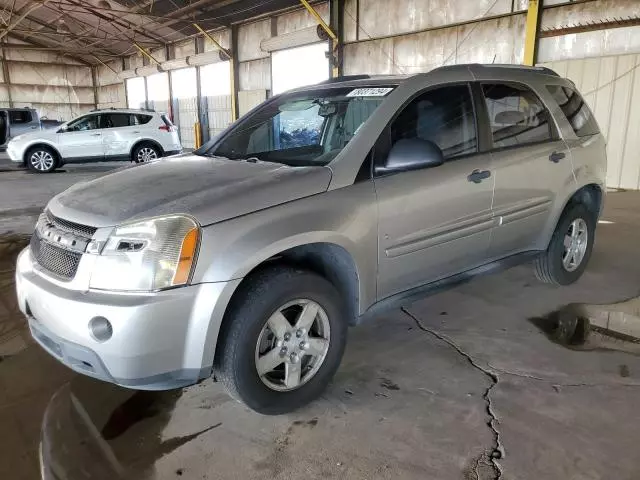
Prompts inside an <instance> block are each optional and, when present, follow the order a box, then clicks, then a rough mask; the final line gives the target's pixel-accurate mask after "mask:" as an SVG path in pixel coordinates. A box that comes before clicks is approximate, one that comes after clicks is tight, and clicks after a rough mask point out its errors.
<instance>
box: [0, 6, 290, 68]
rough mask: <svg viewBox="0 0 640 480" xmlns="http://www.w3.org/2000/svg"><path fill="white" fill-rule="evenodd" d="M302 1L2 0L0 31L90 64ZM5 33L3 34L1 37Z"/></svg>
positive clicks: (160, 45) (228, 24)
mask: <svg viewBox="0 0 640 480" xmlns="http://www.w3.org/2000/svg"><path fill="white" fill-rule="evenodd" d="M299 5H300V3H299V1H298V0H269V1H260V2H256V1H253V0H0V7H2V11H1V13H0V17H1V19H2V21H3V23H4V24H5V25H6V26H7V27H5V29H4V30H3V33H0V35H2V36H5V35H8V36H9V37H11V39H15V40H18V41H26V42H28V43H29V44H31V45H34V46H39V47H46V48H48V49H50V50H52V51H59V52H61V53H67V54H69V55H70V56H73V57H75V58H76V59H79V60H81V61H84V62H87V63H97V62H98V61H99V60H98V58H100V59H101V60H102V61H104V60H108V59H110V58H113V57H118V56H123V55H129V54H132V53H136V52H137V49H136V47H135V46H134V43H137V44H138V45H140V46H141V47H143V48H147V49H148V48H157V47H163V46H164V45H166V44H168V43H172V42H176V41H179V40H183V39H187V38H190V37H193V36H195V35H197V34H198V30H197V29H196V28H195V27H194V25H193V24H194V23H197V24H198V25H200V26H201V27H202V28H204V29H205V30H212V29H216V28H221V27H228V26H230V25H231V24H232V23H237V22H240V21H243V20H247V19H249V18H252V17H256V16H259V15H263V14H265V13H269V12H275V11H279V10H283V9H286V8H290V7H295V6H299ZM0 38H1V37H0Z"/></svg>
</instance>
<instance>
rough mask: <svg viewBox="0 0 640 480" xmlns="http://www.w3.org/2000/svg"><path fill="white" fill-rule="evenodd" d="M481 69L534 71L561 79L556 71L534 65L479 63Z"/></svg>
mask: <svg viewBox="0 0 640 480" xmlns="http://www.w3.org/2000/svg"><path fill="white" fill-rule="evenodd" d="M476 65H478V66H480V67H487V68H490V67H492V68H512V69H514V70H533V71H536V72H540V73H545V74H547V75H553V76H554V77H559V76H560V75H558V73H557V72H556V71H554V70H551V69H550V68H548V67H537V66H532V65H518V64H515V63H478V64H476Z"/></svg>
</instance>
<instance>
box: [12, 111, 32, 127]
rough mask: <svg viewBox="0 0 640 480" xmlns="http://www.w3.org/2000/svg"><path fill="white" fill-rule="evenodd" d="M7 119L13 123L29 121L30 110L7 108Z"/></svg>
mask: <svg viewBox="0 0 640 480" xmlns="http://www.w3.org/2000/svg"><path fill="white" fill-rule="evenodd" d="M9 121H10V122H11V123H13V124H14V125H16V124H20V123H29V122H30V121H31V112H30V111H29V110H9Z"/></svg>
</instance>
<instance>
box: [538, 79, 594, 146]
mask: <svg viewBox="0 0 640 480" xmlns="http://www.w3.org/2000/svg"><path fill="white" fill-rule="evenodd" d="M547 90H548V91H549V93H550V94H551V96H553V98H554V99H555V101H556V102H558V105H559V106H560V109H561V110H562V113H564V115H565V117H567V120H569V123H570V124H571V128H573V131H574V132H575V134H576V135H577V136H578V137H588V136H589V135H596V134H598V133H600V129H599V128H598V123H597V122H596V119H595V117H594V116H593V112H591V109H590V108H589V105H587V102H585V101H584V99H583V98H582V96H581V95H580V94H579V93H578V92H577V91H575V90H574V89H572V88H569V87H562V86H560V85H547Z"/></svg>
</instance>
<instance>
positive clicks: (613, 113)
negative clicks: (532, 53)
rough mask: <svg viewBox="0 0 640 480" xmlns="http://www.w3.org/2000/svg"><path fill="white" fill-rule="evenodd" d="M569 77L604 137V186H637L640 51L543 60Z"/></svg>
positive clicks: (639, 176)
mask: <svg viewBox="0 0 640 480" xmlns="http://www.w3.org/2000/svg"><path fill="white" fill-rule="evenodd" d="M544 65H545V66H548V67H549V68H552V69H554V70H555V71H556V72H558V74H560V75H561V76H563V77H567V78H569V79H571V80H572V81H573V82H574V83H575V84H576V86H577V87H578V89H579V90H580V92H582V94H583V95H584V98H585V100H586V101H587V103H588V104H589V106H590V107H591V109H592V110H593V112H594V114H595V116H596V118H597V120H598V124H599V125H600V129H601V131H602V133H603V134H604V135H605V137H606V139H607V157H608V169H607V186H609V187H613V188H626V189H634V190H637V189H640V108H638V107H639V106H640V72H638V69H639V68H640V54H635V55H618V56H608V57H600V58H587V59H578V60H562V61H556V62H548V63H545V64H544Z"/></svg>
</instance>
